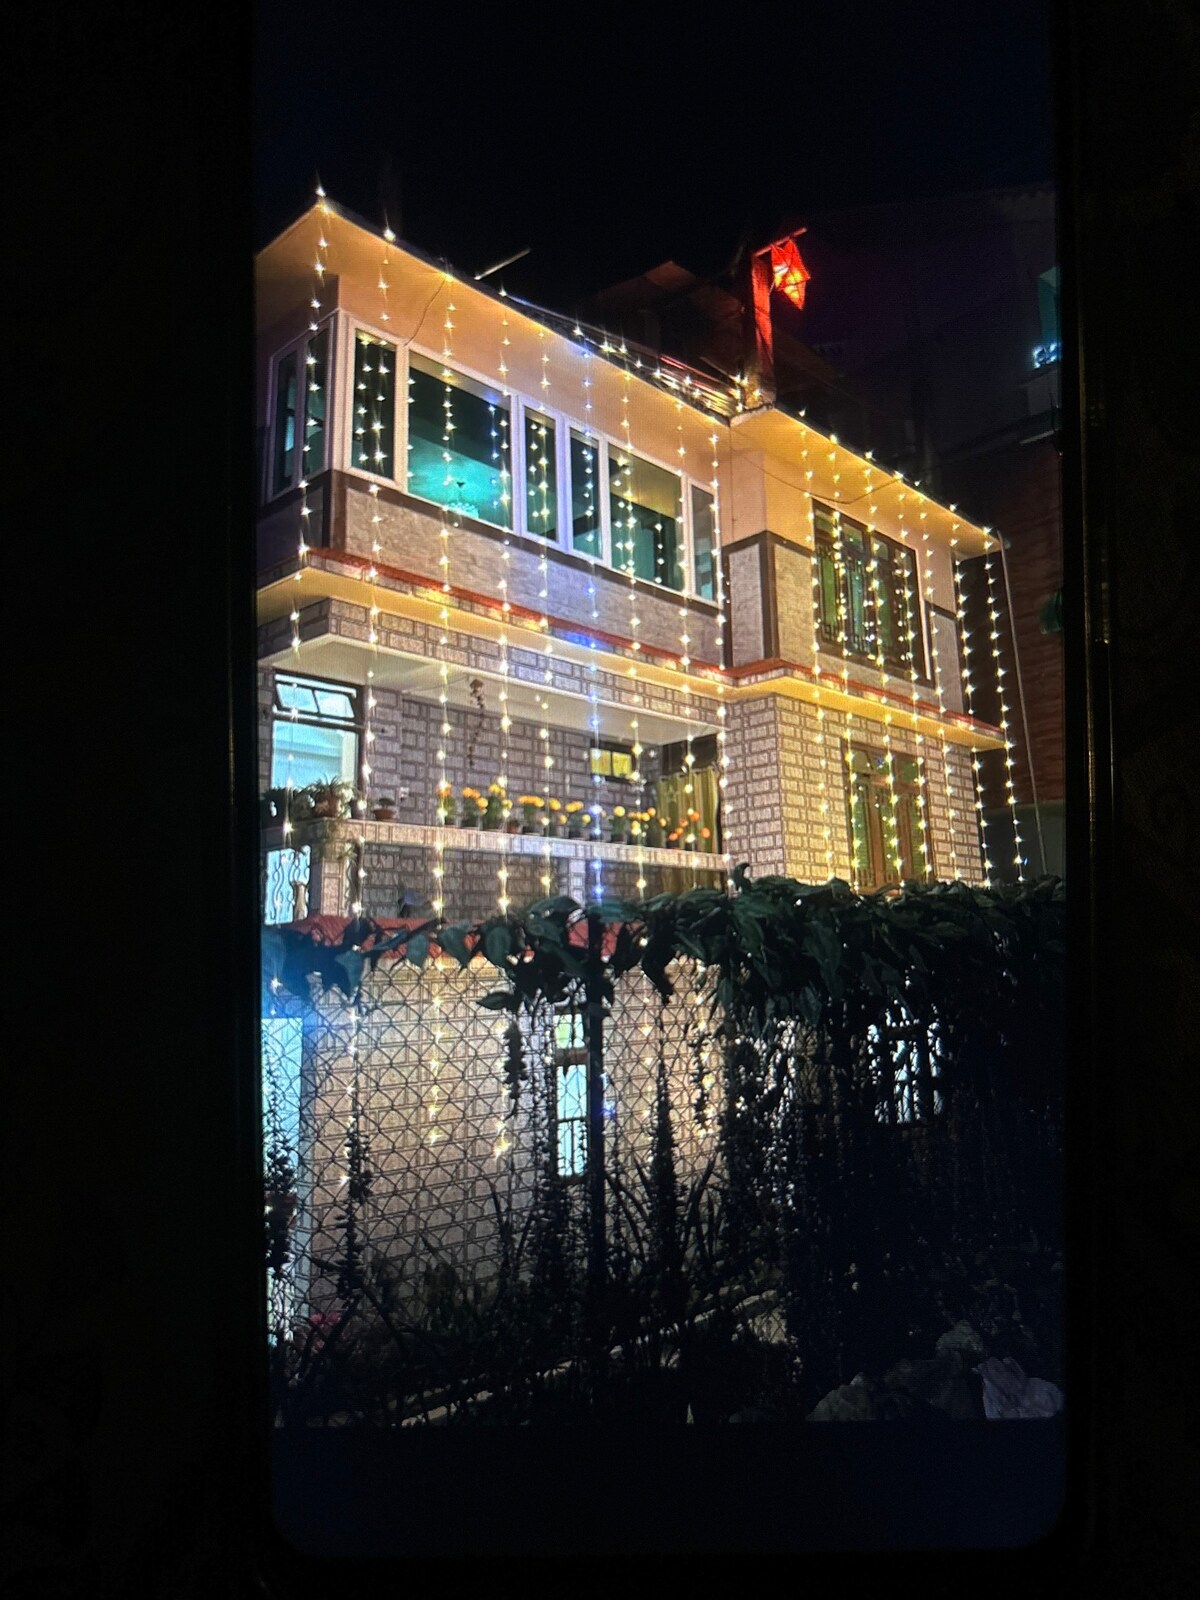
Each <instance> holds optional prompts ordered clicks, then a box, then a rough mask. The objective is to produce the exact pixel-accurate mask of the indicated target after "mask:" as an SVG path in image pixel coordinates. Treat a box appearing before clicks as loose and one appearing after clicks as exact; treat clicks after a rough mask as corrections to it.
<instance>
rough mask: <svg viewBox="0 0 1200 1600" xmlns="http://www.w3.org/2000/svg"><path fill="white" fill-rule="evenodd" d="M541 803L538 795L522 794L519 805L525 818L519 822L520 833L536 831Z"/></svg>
mask: <svg viewBox="0 0 1200 1600" xmlns="http://www.w3.org/2000/svg"><path fill="white" fill-rule="evenodd" d="M543 803H544V802H543V801H542V798H541V796H540V795H536V794H523V795H522V796H521V800H520V806H521V811H522V813H523V815H524V818H525V820H524V822H523V823H522V824H521V832H522V833H537V831H538V822H539V818H540V813H541V810H542V806H543Z"/></svg>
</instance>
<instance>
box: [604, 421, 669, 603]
mask: <svg viewBox="0 0 1200 1600" xmlns="http://www.w3.org/2000/svg"><path fill="white" fill-rule="evenodd" d="M608 478H609V499H610V505H611V510H612V539H613V565H614V566H615V567H619V568H620V569H621V570H622V571H623V572H630V573H632V574H633V575H634V576H635V577H637V578H641V579H642V581H643V582H645V583H656V584H660V585H661V586H662V587H663V588H664V589H675V590H680V589H682V588H683V568H682V567H681V565H680V561H679V505H680V480H679V477H678V475H677V474H676V473H674V472H668V471H667V470H666V468H665V467H656V466H655V465H654V464H653V463H652V462H649V461H643V460H642V458H641V457H640V456H635V455H630V454H628V453H627V452H626V451H623V450H618V449H615V448H614V449H612V450H610V451H609V457H608Z"/></svg>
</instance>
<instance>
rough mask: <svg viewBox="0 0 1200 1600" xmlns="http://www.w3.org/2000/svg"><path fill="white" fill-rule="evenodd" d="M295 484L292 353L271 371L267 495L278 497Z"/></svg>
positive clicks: (294, 384) (294, 390) (294, 358)
mask: <svg viewBox="0 0 1200 1600" xmlns="http://www.w3.org/2000/svg"><path fill="white" fill-rule="evenodd" d="M295 482H296V352H295V351H294V350H293V351H292V352H291V354H290V355H286V356H284V357H283V358H282V360H281V361H280V362H279V363H278V365H277V367H276V369H275V451H274V467H273V469H272V473H271V493H272V494H282V492H283V491H284V490H285V489H290V488H291V487H292V485H293V484H294V483H295Z"/></svg>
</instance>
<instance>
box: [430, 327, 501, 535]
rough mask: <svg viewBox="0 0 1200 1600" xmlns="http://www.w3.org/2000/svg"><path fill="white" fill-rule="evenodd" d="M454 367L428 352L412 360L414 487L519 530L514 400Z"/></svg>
mask: <svg viewBox="0 0 1200 1600" xmlns="http://www.w3.org/2000/svg"><path fill="white" fill-rule="evenodd" d="M447 370H448V369H446V368H445V367H440V366H438V364H437V363H436V362H433V361H427V360H426V359H425V358H424V356H417V355H414V356H411V357H410V358H409V364H408V489H409V492H410V494H416V495H420V497H421V498H422V500H432V501H433V502H434V503H435V504H436V505H440V506H446V507H447V508H448V509H449V510H451V511H457V512H458V513H459V514H460V515H461V516H466V517H475V518H477V519H478V520H479V521H480V522H491V523H495V524H496V525H497V526H498V527H501V528H511V527H512V478H511V471H510V467H509V461H510V452H509V434H508V428H509V402H508V401H507V400H506V399H505V398H504V396H503V395H501V394H500V393H499V391H498V390H494V389H488V388H485V387H484V386H483V385H482V384H479V383H473V382H472V381H471V380H470V379H469V378H464V377H462V376H461V375H460V374H459V373H457V372H455V373H451V374H450V376H449V377H447V376H446V372H447Z"/></svg>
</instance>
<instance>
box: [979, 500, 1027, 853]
mask: <svg viewBox="0 0 1200 1600" xmlns="http://www.w3.org/2000/svg"><path fill="white" fill-rule="evenodd" d="M984 532H985V534H987V535H988V540H987V544H986V546H985V549H986V551H987V554H986V555H985V556H984V560H983V570H984V573H985V575H986V577H987V592H988V622H989V624H990V626H989V629H988V632H989V635H990V638H991V645H992V662H993V664H994V666H995V669H996V697H997V699H998V700H999V702H1000V732H1001V733H1002V734H1003V736H1004V791H1005V799H1006V801H1007V804H1008V811H1009V815H1010V816H1011V817H1012V830H1013V844H1014V847H1015V848H1014V852H1013V862H1014V864H1015V866H1016V869H1017V882H1018V883H1024V882H1025V855H1024V851H1023V849H1022V845H1021V830H1020V827H1019V825H1018V823H1017V786H1016V779H1015V777H1014V774H1015V772H1016V763H1015V762H1014V760H1013V747H1012V738H1011V736H1010V734H1009V722H1008V710H1009V707H1008V691H1007V690H1006V689H1005V687H1004V679H1005V678H1006V677H1007V676H1008V672H1007V668H1005V667H1004V665H1003V664H1002V663H1001V660H1000V608H999V606H998V605H997V603H996V574H995V570H994V563H993V560H992V552H993V550H994V549H995V545H996V541H995V540H994V539H993V538H992V537H991V529H990V528H985V529H984ZM1013 648H1014V650H1015V649H1016V637H1015V635H1014V637H1013Z"/></svg>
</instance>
